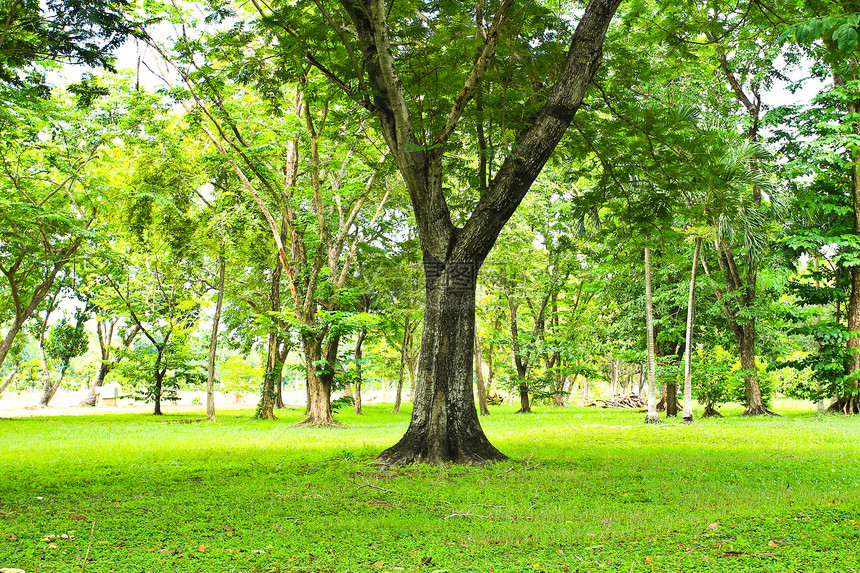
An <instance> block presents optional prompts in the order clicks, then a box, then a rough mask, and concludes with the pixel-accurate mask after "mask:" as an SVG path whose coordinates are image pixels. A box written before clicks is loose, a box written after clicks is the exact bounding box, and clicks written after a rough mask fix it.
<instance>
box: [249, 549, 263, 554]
mask: <svg viewBox="0 0 860 573" xmlns="http://www.w3.org/2000/svg"><path fill="white" fill-rule="evenodd" d="M251 553H266V552H265V551H263V550H262V549H252V550H251Z"/></svg>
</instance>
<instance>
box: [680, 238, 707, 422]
mask: <svg viewBox="0 0 860 573" xmlns="http://www.w3.org/2000/svg"><path fill="white" fill-rule="evenodd" d="M701 248H702V238H701V237H696V248H695V250H694V251H693V268H692V270H691V271H690V292H689V294H688V295H687V329H686V336H685V338H684V415H683V420H684V421H685V422H687V423H688V424H692V423H693V318H694V317H693V313H694V310H695V302H696V269H697V268H698V267H699V252H700V251H701Z"/></svg>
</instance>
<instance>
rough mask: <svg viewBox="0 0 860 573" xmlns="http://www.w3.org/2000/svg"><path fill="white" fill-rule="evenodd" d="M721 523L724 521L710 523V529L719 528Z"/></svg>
mask: <svg viewBox="0 0 860 573" xmlns="http://www.w3.org/2000/svg"><path fill="white" fill-rule="evenodd" d="M721 525H722V523H720V522H719V521H715V522H713V523H712V524H710V525H708V529H710V530H714V529H719V528H720V526H721Z"/></svg>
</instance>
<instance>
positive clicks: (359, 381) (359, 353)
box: [354, 328, 403, 414]
mask: <svg viewBox="0 0 860 573" xmlns="http://www.w3.org/2000/svg"><path fill="white" fill-rule="evenodd" d="M365 338H367V329H366V328H362V329H361V332H359V333H358V338H357V339H356V341H355V353H354V357H355V374H356V376H355V388H356V394H357V396H358V399H357V400H356V401H355V413H356V414H363V412H362V411H361V387H362V385H363V384H364V372H363V370H364V368H363V366H362V364H361V361H362V360H363V359H364V339H365ZM400 357H401V360H400V381H399V383H398V386H397V400H396V401H395V403H394V410H392V412H391V413H392V414H396V413H397V412H399V411H400V390H401V389H402V388H403V352H402V349H401V353H400Z"/></svg>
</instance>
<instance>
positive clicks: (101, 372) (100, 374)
mask: <svg viewBox="0 0 860 573" xmlns="http://www.w3.org/2000/svg"><path fill="white" fill-rule="evenodd" d="M112 368H113V367H112V366H111V365H109V364H107V362H106V361H104V360H102V362H100V363H99V367H98V369H97V370H96V373H95V374H94V375H93V383H92V384H91V385H90V389H89V391H88V392H87V395H86V397H85V398H84V399H83V400H81V401H80V403H79V404H78V407H80V408H94V407H95V405H96V396H97V395H98V394H97V390H98V388H101V387H102V386H104V383H105V377H106V376H107V375H108V373H109V372H110V371H111V369H112Z"/></svg>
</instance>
